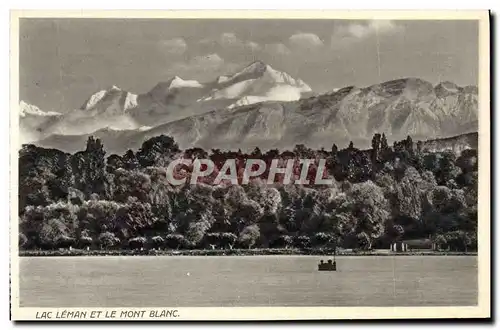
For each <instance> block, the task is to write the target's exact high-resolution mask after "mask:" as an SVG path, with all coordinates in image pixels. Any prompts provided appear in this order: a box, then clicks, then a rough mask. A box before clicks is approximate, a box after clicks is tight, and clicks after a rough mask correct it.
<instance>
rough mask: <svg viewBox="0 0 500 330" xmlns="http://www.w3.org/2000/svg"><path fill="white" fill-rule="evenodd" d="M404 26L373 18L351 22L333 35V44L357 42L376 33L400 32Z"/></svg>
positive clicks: (339, 28)
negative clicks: (363, 22) (365, 21)
mask: <svg viewBox="0 0 500 330" xmlns="http://www.w3.org/2000/svg"><path fill="white" fill-rule="evenodd" d="M402 30H403V27H402V26H400V25H398V24H396V23H394V22H393V21H387V20H371V21H369V22H368V23H367V24H361V23H351V24H348V25H343V26H339V27H338V28H337V29H336V30H335V32H334V33H333V35H332V40H331V41H332V45H335V44H336V43H346V42H356V41H359V40H362V39H365V38H370V37H373V36H375V35H379V36H380V35H385V34H392V33H398V32H401V31H402Z"/></svg>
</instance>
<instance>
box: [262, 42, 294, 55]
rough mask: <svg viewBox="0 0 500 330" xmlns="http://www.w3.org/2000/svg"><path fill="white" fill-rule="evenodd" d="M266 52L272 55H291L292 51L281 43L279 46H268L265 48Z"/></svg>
mask: <svg viewBox="0 0 500 330" xmlns="http://www.w3.org/2000/svg"><path fill="white" fill-rule="evenodd" d="M264 52H266V53H268V54H270V55H281V56H283V55H290V54H291V51H290V49H288V47H287V46H285V45H284V44H281V43H277V44H267V45H265V46H264Z"/></svg>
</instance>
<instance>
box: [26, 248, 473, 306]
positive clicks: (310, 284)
mask: <svg viewBox="0 0 500 330" xmlns="http://www.w3.org/2000/svg"><path fill="white" fill-rule="evenodd" d="M319 259H321V258H320V257H311V256H245V257H241V256H238V257H236V256H235V257H229V256H226V257H187V256H179V257H170V256H169V257H166V256H163V257H162V256H156V257H155V256H151V257H144V256H140V257H128V256H127V257H22V258H20V274H21V275H20V305H21V307H132V306H134V307H208V306H212V307H236V306H244V307H249V306H472V305H477V295H478V289H477V286H478V280H477V277H478V269H477V257H476V256H395V257H394V256H382V257H376V256H366V257H361V256H359V257H338V258H337V269H338V271H337V272H318V271H317V263H318V261H319ZM324 259H326V258H324Z"/></svg>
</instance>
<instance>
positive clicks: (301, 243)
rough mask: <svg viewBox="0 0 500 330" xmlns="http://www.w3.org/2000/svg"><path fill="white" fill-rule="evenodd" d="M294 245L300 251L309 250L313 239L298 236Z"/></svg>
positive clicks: (294, 240)
mask: <svg viewBox="0 0 500 330" xmlns="http://www.w3.org/2000/svg"><path fill="white" fill-rule="evenodd" d="M293 245H294V246H295V247H297V248H299V249H304V248H308V247H310V246H311V238H309V237H308V236H296V237H294V239H293Z"/></svg>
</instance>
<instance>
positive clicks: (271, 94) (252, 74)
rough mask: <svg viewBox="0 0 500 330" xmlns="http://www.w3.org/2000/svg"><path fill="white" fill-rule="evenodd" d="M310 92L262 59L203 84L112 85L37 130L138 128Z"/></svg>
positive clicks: (74, 132)
mask: <svg viewBox="0 0 500 330" xmlns="http://www.w3.org/2000/svg"><path fill="white" fill-rule="evenodd" d="M310 91H311V88H310V87H309V86H308V85H307V84H306V83H304V82H303V81H302V80H300V79H295V78H293V77H292V76H290V75H289V74H287V73H284V72H280V71H277V70H275V69H273V68H272V67H271V66H269V65H267V64H265V63H263V62H260V61H257V62H254V63H252V64H250V65H248V66H247V67H245V68H243V69H242V70H241V71H239V72H237V73H234V74H232V75H228V76H220V77H218V78H216V79H215V80H214V81H211V82H208V83H203V84H202V83H200V82H198V81H196V80H184V79H182V78H181V77H178V76H175V77H173V78H171V79H169V80H167V81H164V82H159V83H158V84H157V85H156V86H154V87H153V88H152V89H151V90H150V91H149V92H147V93H144V94H133V93H131V92H128V91H124V90H122V89H120V88H119V87H117V86H112V87H110V88H107V89H103V90H100V91H98V92H96V93H95V94H93V95H91V96H90V97H89V98H88V99H87V100H86V101H85V102H84V104H83V105H82V106H81V107H80V108H79V109H74V110H71V111H68V112H67V113H65V114H64V115H63V116H61V118H60V120H58V121H57V122H54V123H53V124H52V125H46V124H43V125H41V126H40V127H37V130H38V131H39V132H40V134H42V136H50V135H52V134H59V135H78V134H89V133H92V132H95V131H97V130H100V129H105V128H109V129H113V130H133V129H138V128H140V127H143V126H157V125H159V124H166V123H169V122H172V121H175V120H180V119H183V118H187V117H190V116H193V115H199V114H203V113H206V112H210V111H214V110H217V109H225V108H234V107H237V106H241V105H248V104H253V103H257V102H267V101H295V100H298V99H300V98H301V97H302V96H303V95H304V93H309V92H310Z"/></svg>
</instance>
